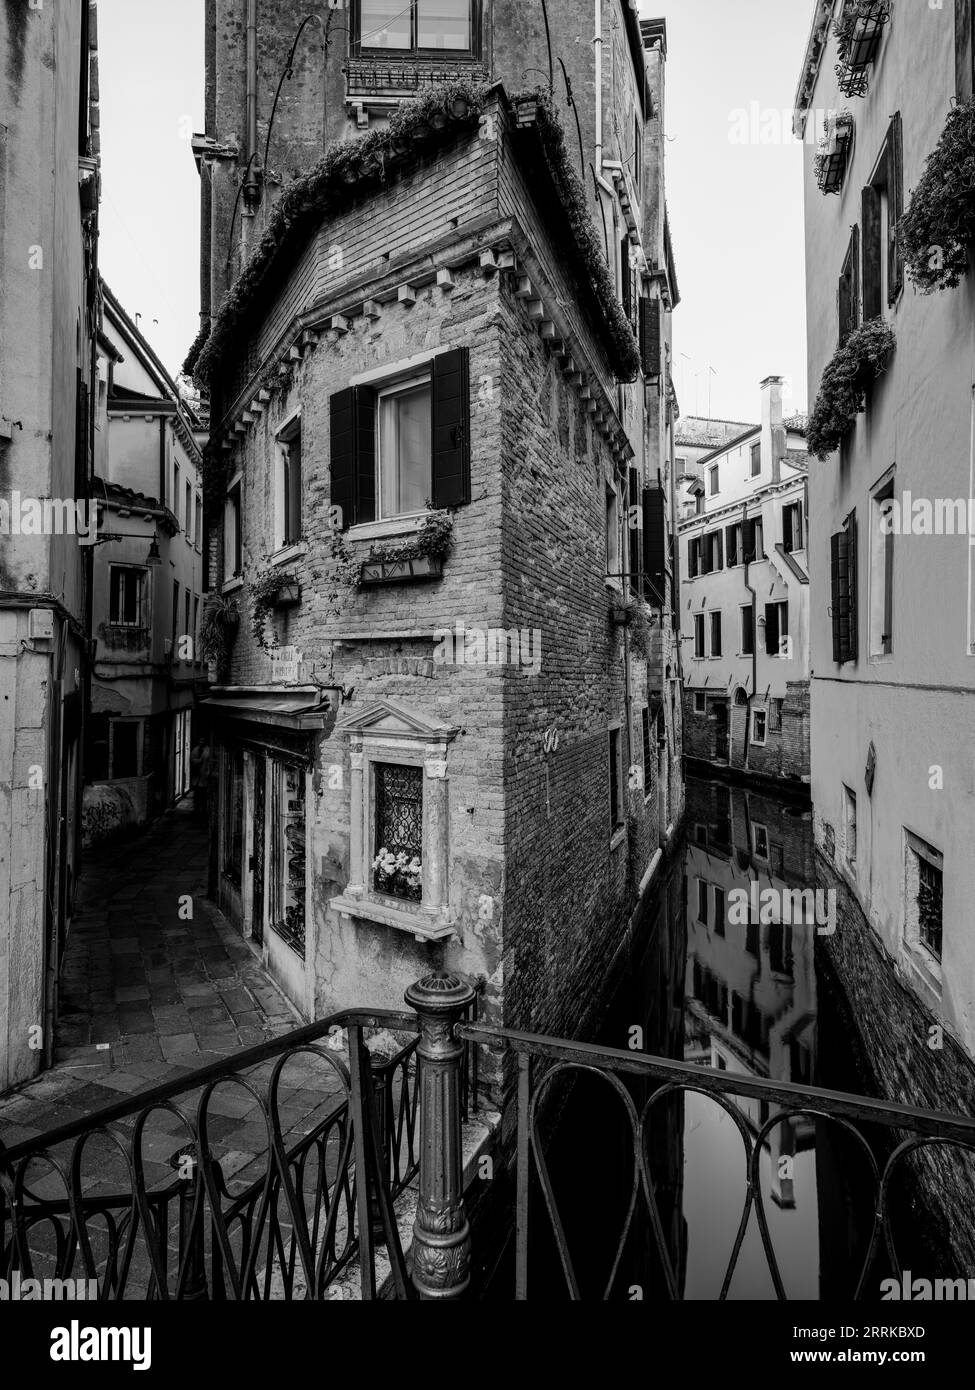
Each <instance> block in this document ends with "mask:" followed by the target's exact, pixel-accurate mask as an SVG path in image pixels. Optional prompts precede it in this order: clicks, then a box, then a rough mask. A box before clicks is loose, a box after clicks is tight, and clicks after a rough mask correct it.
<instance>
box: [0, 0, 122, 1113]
mask: <svg viewBox="0 0 975 1390" xmlns="http://www.w3.org/2000/svg"><path fill="white" fill-rule="evenodd" d="M0 54H2V55H3V61H2V63H0V709H2V710H3V716H2V732H0V1091H3V1090H5V1089H6V1088H7V1087H9V1086H12V1085H15V1084H17V1083H19V1082H22V1081H26V1080H28V1079H29V1078H30V1077H31V1076H33V1075H34V1074H35V1072H36V1071H37V1070H38V1069H39V1068H40V1066H41V1065H42V1063H43V1061H44V1059H45V1057H48V1058H49V1057H50V1049H51V1043H52V1039H53V1022H54V1016H55V1012H56V1008H57V982H58V974H59V969H60V961H61V955H62V952H63V950H64V944H65V941H66V939H67V933H68V928H69V924H70V920H71V915H72V904H73V884H74V880H75V878H76V876H77V872H78V865H79V856H80V833H79V826H80V817H81V790H82V748H83V740H84V710H85V694H86V687H87V682H88V678H89V667H88V640H87V639H88V633H89V616H88V604H89V599H90V593H91V589H90V578H91V555H92V550H91V547H90V545H89V544H87V543H86V542H87V540H88V538H89V537H90V535H91V516H90V512H89V500H88V499H89V479H90V474H91V455H92V437H93V424H94V417H93V410H92V400H93V393H92V390H91V385H92V382H93V380H94V374H95V338H96V332H97V325H98V271H97V242H98V233H97V218H98V198H99V140H98V83H97V78H98V67H97V56H96V27H95V6H94V5H91V6H89V5H88V4H87V3H78V4H73V5H44V6H41V5H28V4H22V3H19V2H18V0H6V2H5V3H4V4H2V5H0Z"/></svg>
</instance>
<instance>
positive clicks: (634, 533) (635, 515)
mask: <svg viewBox="0 0 975 1390" xmlns="http://www.w3.org/2000/svg"><path fill="white" fill-rule="evenodd" d="M640 501H641V499H640V474H639V472H638V471H637V470H636V469H635V468H631V469H630V496H629V506H628V508H627V516H626V526H627V532H628V534H629V538H630V589H631V590H632V592H633V593H634V594H640V593H642V592H643V563H642V559H643V557H642V554H641V551H642V546H641V541H642V539H643V508H642V506H641V505H640Z"/></svg>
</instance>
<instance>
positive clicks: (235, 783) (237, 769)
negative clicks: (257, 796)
mask: <svg viewBox="0 0 975 1390" xmlns="http://www.w3.org/2000/svg"><path fill="white" fill-rule="evenodd" d="M243 863H244V754H243V751H242V750H241V749H240V748H229V749H225V750H224V755H223V872H224V875H225V877H227V878H228V879H229V880H230V882H231V883H232V884H234V886H235V887H237V888H239V887H240V886H241V882H242V875H243Z"/></svg>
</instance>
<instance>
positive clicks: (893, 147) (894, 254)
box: [887, 111, 904, 304]
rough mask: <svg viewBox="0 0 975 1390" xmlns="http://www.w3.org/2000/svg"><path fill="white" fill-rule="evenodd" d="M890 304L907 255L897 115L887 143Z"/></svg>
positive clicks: (900, 281)
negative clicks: (902, 225)
mask: <svg viewBox="0 0 975 1390" xmlns="http://www.w3.org/2000/svg"><path fill="white" fill-rule="evenodd" d="M887 209H888V219H889V227H888V233H887V302H888V304H893V302H894V300H895V299H896V298H897V296H898V295H899V294H900V292H901V290H902V289H903V287H904V253H903V249H902V243H901V236H900V220H901V218H902V217H903V216H904V126H903V122H902V121H901V113H900V112H899V111H897V112H896V113H895V114H894V117H893V119H892V120H891V123H890V134H889V136H888V139H887Z"/></svg>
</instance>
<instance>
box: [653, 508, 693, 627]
mask: <svg viewBox="0 0 975 1390" xmlns="http://www.w3.org/2000/svg"><path fill="white" fill-rule="evenodd" d="M692 545H693V542H692ZM643 577H644V581H645V586H644V594H645V596H646V599H647V602H648V603H650V604H653V605H654V606H662V605H663V603H664V600H665V596H666V593H667V527H666V516H665V511H664V494H663V489H662V488H658V487H651V488H646V489H645V490H644V493H643Z"/></svg>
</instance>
